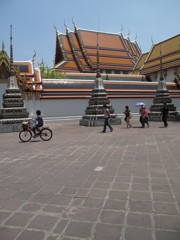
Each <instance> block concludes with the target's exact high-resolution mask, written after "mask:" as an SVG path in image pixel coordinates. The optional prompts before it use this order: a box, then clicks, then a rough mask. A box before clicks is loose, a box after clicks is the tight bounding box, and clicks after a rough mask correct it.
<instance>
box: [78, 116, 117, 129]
mask: <svg viewBox="0 0 180 240" xmlns="http://www.w3.org/2000/svg"><path fill="white" fill-rule="evenodd" d="M110 124H111V125H120V124H121V119H120V118H112V120H110ZM79 125H80V126H85V127H98V126H104V119H102V118H101V119H95V118H91V119H83V118H82V119H80V120H79Z"/></svg>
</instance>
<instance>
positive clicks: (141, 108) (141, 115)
mask: <svg viewBox="0 0 180 240" xmlns="http://www.w3.org/2000/svg"><path fill="white" fill-rule="evenodd" d="M143 107H144V105H141V107H140V108H139V115H140V117H139V121H140V123H141V125H142V127H144V122H143Z"/></svg>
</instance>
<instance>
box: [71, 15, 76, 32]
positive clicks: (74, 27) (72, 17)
mask: <svg viewBox="0 0 180 240" xmlns="http://www.w3.org/2000/svg"><path fill="white" fill-rule="evenodd" d="M72 23H73V25H74V28H75V29H76V24H75V22H74V19H73V17H72Z"/></svg>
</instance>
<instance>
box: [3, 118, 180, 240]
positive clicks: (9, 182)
mask: <svg viewBox="0 0 180 240" xmlns="http://www.w3.org/2000/svg"><path fill="white" fill-rule="evenodd" d="M162 126H163V124H162V123H160V122H159V123H158V122H151V123H150V128H145V129H142V128H140V125H139V123H138V121H137V120H135V119H133V128H131V129H126V126H125V124H124V122H123V124H122V125H120V126H114V132H113V133H110V132H109V131H108V132H107V133H105V134H104V133H101V131H102V127H95V128H87V127H82V126H81V127H80V126H79V125H78V122H77V121H76V122H59V123H54V124H51V128H52V129H53V133H54V136H53V138H52V140H51V141H49V142H43V141H42V140H40V139H39V138H37V139H33V140H32V141H31V142H29V143H21V142H20V141H19V139H18V133H2V134H0V239H1V240H85V239H88V240H179V239H180V122H170V123H169V126H168V128H163V127H162Z"/></svg>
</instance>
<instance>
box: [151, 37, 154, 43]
mask: <svg viewBox="0 0 180 240" xmlns="http://www.w3.org/2000/svg"><path fill="white" fill-rule="evenodd" d="M151 42H152V45H154V41H153V38H152V36H151Z"/></svg>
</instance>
